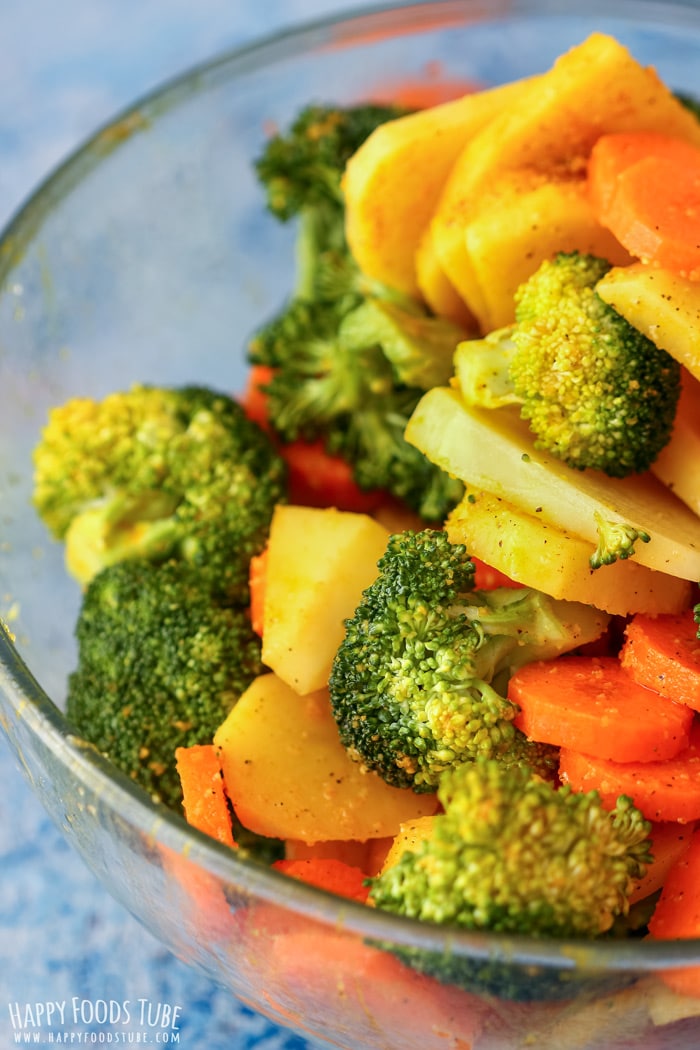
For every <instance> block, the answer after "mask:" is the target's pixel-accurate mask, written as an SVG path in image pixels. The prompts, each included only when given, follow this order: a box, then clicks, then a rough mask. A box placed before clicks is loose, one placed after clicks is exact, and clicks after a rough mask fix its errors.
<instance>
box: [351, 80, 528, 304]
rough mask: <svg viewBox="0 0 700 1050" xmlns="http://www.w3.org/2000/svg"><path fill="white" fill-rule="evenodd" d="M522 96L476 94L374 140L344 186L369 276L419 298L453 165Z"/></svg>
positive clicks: (512, 90)
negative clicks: (424, 245)
mask: <svg viewBox="0 0 700 1050" xmlns="http://www.w3.org/2000/svg"><path fill="white" fill-rule="evenodd" d="M522 83H526V82H525V81H524V82H522ZM521 90H522V88H521V83H520V82H517V81H516V82H513V83H510V84H505V85H504V86H502V87H497V88H492V89H490V90H485V91H478V92H473V93H471V94H468V95H464V96H463V97H462V98H458V99H454V100H452V101H450V102H443V103H442V104H441V105H437V106H432V107H430V108H428V109H423V110H419V111H418V112H416V113H411V114H409V115H408V116H406V117H400V118H399V119H397V120H392V121H387V122H386V123H385V124H380V125H379V127H378V128H376V130H375V131H374V132H372V134H371V135H370V136H369V138H368V139H367V140H366V141H365V142H364V143H363V145H362V146H361V147H360V148H359V149H358V150H357V152H356V153H355V154H354V156H352V157H351V158H350V160H349V162H348V165H347V168H346V171H345V176H344V179H343V190H344V195H345V215H346V233H347V238H348V244H349V245H350V249H351V251H352V253H353V255H354V256H355V259H356V260H357V263H358V266H359V267H360V269H361V270H362V271H363V272H364V273H366V274H367V275H368V276H369V277H373V278H375V280H378V281H383V282H384V283H385V284H388V285H391V286H392V287H393V288H397V289H398V290H399V291H402V292H406V293H407V294H408V295H418V294H419V288H418V283H417V280H416V273H415V269H414V262H413V260H414V255H415V253H416V249H417V247H418V243H419V241H420V238H421V235H422V233H423V230H424V229H425V228H426V226H427V225H428V223H429V222H430V218H431V216H432V213H433V210H434V208H435V205H436V203H437V199H438V196H439V194H440V191H441V189H442V187H443V184H444V182H445V179H446V178H447V176H448V174H449V172H450V169H451V167H452V165H453V164H454V161H455V159H456V158H457V156H458V155H459V153H460V152H461V150H462V148H463V147H464V144H465V142H467V141H468V140H469V139H470V138H471V137H472V136H473V135H474V134H475V133H476V132H477V131H478V130H480V129H481V128H482V127H483V126H484V124H486V123H487V121H489V120H491V118H492V117H493V116H494V115H495V114H496V113H500V112H501V111H502V110H503V109H504V108H506V107H508V106H510V105H511V104H512V102H513V100H514V99H515V98H516V97H517V96H518V95H519V93H520V91H521Z"/></svg>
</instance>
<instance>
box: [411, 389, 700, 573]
mask: <svg viewBox="0 0 700 1050" xmlns="http://www.w3.org/2000/svg"><path fill="white" fill-rule="evenodd" d="M406 438H407V440H408V441H410V442H411V443H412V444H414V445H415V446H416V447H417V448H419V449H420V450H421V451H422V452H424V453H425V455H426V456H427V457H428V459H430V460H432V462H433V463H436V464H437V465H438V466H440V467H442V469H443V470H446V471H448V473H450V474H453V475H454V476H455V477H458V478H461V480H462V481H464V482H465V483H466V484H467V485H469V486H470V487H472V488H474V489H477V490H482V489H483V490H485V491H486V492H492V493H493V494H494V495H496V496H500V497H502V498H503V499H505V500H507V501H508V502H509V503H513V504H514V505H515V506H516V507H518V508H519V509H520V510H523V511H526V512H527V513H529V514H534V515H536V517H537V518H538V519H540V520H541V521H544V522H546V523H547V524H549V525H554V526H556V527H557V528H559V529H562V530H563V531H565V532H571V533H573V534H574V535H576V536H580V537H582V538H583V539H585V540H587V541H588V542H589V544H593V545H594V546H595V545H597V543H598V533H597V526H596V521H595V518H594V515H595V513H596V512H598V513H599V514H601V515H602V516H603V518H604V519H606V520H609V521H619V522H626V523H628V524H630V525H634V526H636V527H637V528H639V529H642V530H644V531H646V532H647V533H648V534H649V535H650V537H651V540H650V542H649V543H638V544H636V546H635V554H634V560H635V561H637V562H639V563H640V564H641V565H646V566H647V567H648V568H649V569H654V570H655V571H657V572H662V573H668V574H670V575H672V576H678V577H681V578H682V579H686V580H699V579H700V518H698V517H697V515H695V514H693V512H692V511H691V510H690V509H689V508H688V507H687V506H686V505H685V504H684V503H683V502H681V500H680V499H678V497H677V496H675V495H674V494H673V493H672V492H671V491H670V490H669V489H668V488H666V486H665V485H663V484H662V483H661V482H660V481H659V480H658V478H655V477H654V476H653V475H652V474H651V473H646V474H639V475H633V476H631V477H627V478H622V479H620V478H609V477H608V476H607V475H605V474H603V473H601V472H599V471H594V470H584V471H579V470H574V469H572V468H570V467H568V466H566V464H565V463H562V462H561V460H558V459H556V458H555V457H554V456H550V455H548V454H547V453H546V452H542V451H540V450H538V449H535V447H534V441H533V437H532V434H531V433H530V430H529V428H528V426H527V423H526V422H524V421H523V420H521V419H520V416H519V413H518V410H517V408H514V409H511V408H499V409H491V410H488V409H476V408H471V407H468V406H467V405H465V403H464V401H463V400H462V398H461V396H460V394H459V392H458V391H457V390H456V389H448V388H446V387H434V388H433V389H432V390H429V391H428V392H427V393H426V394H425V395H424V396H423V397H422V398H421V400H420V402H419V403H418V405H417V407H416V410H415V412H414V413H413V416H412V417H411V419H410V420H409V423H408V427H407V429H406ZM475 553H476V552H475ZM608 568H609V566H606V568H605V569H601V570H598V571H599V572H602V571H607V569H608ZM505 571H506V572H507V571H508V570H507V569H506V570H505Z"/></svg>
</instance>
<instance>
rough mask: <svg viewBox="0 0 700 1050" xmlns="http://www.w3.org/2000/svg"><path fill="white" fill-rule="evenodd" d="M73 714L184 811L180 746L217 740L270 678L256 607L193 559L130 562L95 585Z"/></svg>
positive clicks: (71, 692)
mask: <svg viewBox="0 0 700 1050" xmlns="http://www.w3.org/2000/svg"><path fill="white" fill-rule="evenodd" d="M76 638H77V642H78V662H77V667H76V669H75V670H74V671H73V673H72V674H71V675H70V677H69V682H68V697H67V703H66V714H67V717H68V719H69V721H70V722H71V723H72V724H73V726H74V727H75V729H76V731H77V732H78V733H80V735H81V736H83V737H84V738H85V739H86V740H88V741H89V742H90V743H91V744H93V745H94V746H95V747H96V748H97V749H98V750H99V751H101V752H102V753H104V754H105V755H106V756H107V757H108V758H109V759H110V760H111V761H112V762H113V763H114V764H115V765H116V766H118V767H119V769H121V770H122V772H124V773H125V774H126V775H127V776H129V777H131V778H132V779H133V780H135V781H136V782H137V783H138V784H140V785H141V786H142V787H143V788H144V789H145V790H146V791H148V792H149V793H150V794H151V795H152V796H153V797H154V798H155V799H156V800H157V801H160V802H163V803H164V804H165V805H167V806H169V807H172V808H174V809H176V810H179V808H180V803H181V800H182V793H181V788H180V781H179V777H178V774H177V770H176V766H175V749H176V748H177V747H181V746H182V747H187V746H190V745H192V744H202V743H209V742H210V741H211V740H212V739H213V736H214V732H215V730H216V729H217V728H218V727H219V725H220V724H221V723H222V722H223V721H224V719H225V718H226V716H227V714H228V712H229V711H230V710H231V708H232V707H233V705H234V704H235V702H236V701H237V699H238V697H239V696H240V695H241V693H242V692H243V691H244V690H245V689H246V688H247V686H248V685H249V684H250V682H251V681H252V680H253V678H254V677H255V676H256V675H258V674H260V673H261V671H262V662H261V656H260V649H261V643H260V639H259V638H258V637H257V635H256V634H255V633H254V632H253V629H252V627H251V624H250V618H249V616H248V613H247V610H246V609H244V608H243V607H233V606H230V605H222V604H221V603H219V601H217V599H216V598H215V597H213V596H212V594H211V592H210V591H209V589H208V588H207V586H206V583H203V581H202V576H201V573H200V572H199V570H198V569H197V568H195V567H193V566H191V565H189V564H187V563H186V562H182V561H179V562H178V561H168V562H164V563H153V562H149V561H146V560H142V559H134V558H129V559H127V560H126V561H123V562H120V563H118V564H116V565H112V566H110V567H108V568H105V569H103V570H102V571H101V572H99V573H98V574H97V575H96V576H95V577H93V579H92V580H91V581H90V583H89V584H88V585H87V587H86V590H85V593H84V595H83V602H82V606H81V610H80V613H79V617H78V621H77V625H76Z"/></svg>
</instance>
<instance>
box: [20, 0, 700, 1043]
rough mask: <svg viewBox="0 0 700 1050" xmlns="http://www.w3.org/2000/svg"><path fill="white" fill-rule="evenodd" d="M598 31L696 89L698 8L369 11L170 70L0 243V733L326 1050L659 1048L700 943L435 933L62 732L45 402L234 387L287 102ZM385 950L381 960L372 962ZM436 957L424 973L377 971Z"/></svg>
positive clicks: (486, 68)
mask: <svg viewBox="0 0 700 1050" xmlns="http://www.w3.org/2000/svg"><path fill="white" fill-rule="evenodd" d="M594 30H602V31H604V32H608V33H611V34H613V35H615V36H616V37H617V38H618V39H619V40H620V41H622V42H623V43H624V44H626V45H627V46H629V47H630V49H631V50H632V51H633V53H634V54H635V56H636V57H637V58H638V59H639V60H641V61H642V62H644V63H648V64H653V65H654V66H656V68H657V69H658V71H659V72H660V74H661V76H662V77H663V78H664V79H665V80H666V82H667V83H668V84H669V85H670V86H671V87H673V88H675V89H678V90H681V89H682V90H684V91H687V92H691V93H695V94H697V95H700V6H698V4H697V3H694V2H691V0H685V2H681V0H678V2H666V0H664V2H654V0H605V2H598V0H587V3H586V4H585V5H579V4H576V3H565V2H557V0H443V2H437V3H422V4H409V5H408V6H404V7H402V8H396V9H391V10H390V9H373V10H371V11H367V12H366V13H364V14H361V15H357V16H354V17H350V18H346V19H342V18H341V19H336V20H330V21H324V22H320V23H317V24H314V25H311V26H309V27H307V28H303V29H301V30H298V31H294V32H290V33H287V34H282V35H279V36H276V37H275V38H274V39H269V40H264V41H262V42H260V43H259V44H256V45H254V46H250V47H246V48H244V49H243V50H239V51H237V52H235V53H232V54H226V55H223V56H222V57H219V58H217V59H215V60H214V61H212V62H210V63H209V64H207V65H205V66H203V67H201V68H197V69H195V70H193V71H191V72H189V73H186V74H185V75H183V76H182V77H181V78H179V79H177V80H176V81H174V82H172V83H169V84H167V85H166V86H164V87H163V88H162V89H161V90H159V91H158V92H156V93H155V94H153V95H151V96H149V97H148V98H146V99H144V100H142V101H140V102H138V103H137V104H136V105H134V106H133V108H131V109H130V110H129V111H128V112H126V113H124V114H122V115H120V116H119V117H118V118H117V119H116V120H115V121H114V122H113V123H112V124H110V125H109V126H108V127H105V128H104V129H102V130H101V131H99V132H98V133H97V134H96V135H95V136H94V137H93V138H92V140H91V141H90V142H88V143H87V144H86V145H85V146H84V147H83V148H82V149H81V150H80V151H79V152H78V153H77V154H76V155H75V156H73V157H71V158H70V159H69V160H68V161H67V162H66V163H65V164H64V165H63V166H62V167H61V168H60V169H58V170H57V171H56V172H55V173H54V174H53V175H52V176H51V177H50V178H49V179H48V180H47V181H46V182H45V184H44V185H43V186H41V187H40V188H39V190H38V192H36V193H35V194H34V196H33V197H32V199H31V200H30V201H29V202H28V203H27V204H26V206H25V207H24V208H23V209H22V210H21V211H20V213H19V214H18V215H17V216H16V217H15V218H14V220H13V221H12V222H11V223H10V225H9V227H8V228H7V229H6V230H5V232H4V234H3V236H2V239H1V241H0V274H1V292H0V366H1V368H2V372H1V375H2V382H1V384H0V419H1V420H2V423H1V425H0V485H1V489H0V491H1V492H2V517H1V522H2V524H1V532H0V602H1V603H2V604H1V606H0V614H1V615H2V617H3V618H4V620H5V621H6V622H7V624H8V627H9V630H10V631H11V635H12V637H10V635H9V634H8V635H6V634H5V633H4V632H2V631H0V704H1V710H2V716H1V724H2V727H3V729H4V731H5V733H6V734H7V737H8V739H9V741H10V743H11V745H12V747H13V748H14V750H15V751H16V754H17V758H18V760H19V762H20V764H21V766H22V767H23V769H24V771H25V773H26V776H27V777H28V778H29V780H30V782H31V784H32V785H33V787H34V789H35V791H36V793H37V795H38V796H39V797H40V799H41V800H42V802H43V804H44V805H45V807H46V809H47V810H48V812H49V813H50V815H51V817H52V818H53V819H54V821H55V822H56V823H57V825H58V826H59V827H60V828H61V829H62V830H63V831H64V833H65V835H66V837H67V838H68V840H69V841H70V842H71V843H72V845H73V846H74V847H75V848H76V849H77V850H78V852H79V853H80V854H81V855H82V857H83V858H84V859H85V861H86V862H87V864H88V865H89V866H90V868H91V869H92V870H93V871H94V872H95V873H96V874H97V875H98V877H99V878H100V879H101V880H102V882H103V883H104V885H105V886H106V888H107V889H108V890H109V891H110V892H111V893H112V894H114V896H115V897H116V898H118V900H120V901H121V902H123V904H124V906H125V907H126V908H128V909H129V911H130V912H132V913H133V914H134V915H135V916H137V918H138V919H139V920H141V921H142V922H143V923H144V924H145V926H146V927H147V928H148V929H150V930H151V931H152V932H153V933H154V934H155V935H156V936H157V937H158V938H160V939H161V940H162V942H163V943H164V944H165V945H167V947H168V948H169V949H171V950H172V951H173V952H174V953H175V954H176V955H177V956H179V957H180V958H182V959H184V960H186V961H188V962H189V963H191V964H192V965H193V966H196V967H199V968H200V969H201V970H202V971H204V972H205V973H207V974H208V975H210V976H211V977H213V978H214V979H215V980H216V981H218V982H220V983H221V984H222V985H223V986H224V987H226V988H227V989H230V991H231V993H232V994H233V995H235V996H237V997H239V998H240V999H241V1000H243V1001H244V1002H246V1003H247V1004H249V1005H252V1006H253V1007H255V1008H256V1009H257V1010H259V1011H261V1012H263V1013H264V1014H266V1015H268V1016H269V1017H271V1018H273V1019H275V1020H276V1021H279V1022H281V1023H282V1024H284V1025H287V1026H289V1027H290V1028H292V1029H295V1030H297V1031H298V1032H300V1033H307V1034H309V1035H311V1036H313V1037H317V1038H320V1039H322V1040H326V1041H327V1042H328V1043H329V1044H331V1045H334V1046H338V1047H345V1048H348V1050H349V1048H357V1047H358V1046H362V1047H369V1048H372V1047H376V1048H380V1047H381V1048H397V1050H398V1048H401V1050H405V1048H408V1050H410V1048H412V1047H416V1048H418V1047H420V1048H421V1050H430V1048H433V1047H435V1048H447V1047H460V1048H462V1050H464V1048H467V1047H472V1048H474V1050H488V1048H492V1050H511V1048H516V1047H523V1046H535V1047H537V1048H538V1050H546V1048H548V1047H551V1048H552V1050H555V1048H556V1050H570V1048H571V1050H573V1048H577V1050H583V1048H594V1047H600V1048H603V1047H604V1048H605V1050H615V1048H622V1047H626V1046H635V1047H638V1048H640V1050H655V1048H664V1050H681V1048H690V1047H697V1046H698V1045H700V1000H698V999H694V998H691V997H688V996H681V995H677V994H676V993H674V992H673V991H672V990H671V988H670V986H669V982H668V976H669V974H670V973H672V972H673V971H674V970H677V969H678V968H682V969H685V968H686V967H689V966H692V965H694V964H695V965H697V966H699V967H700V941H687V942H680V943H666V944H664V943H650V942H645V941H641V940H640V941H634V940H627V941H622V942H615V941H602V942H596V943H580V942H560V941H557V942H551V941H547V940H520V939H518V938H515V937H503V936H497V935H492V936H491V935H484V934H480V935H476V934H468V933H455V932H450V931H447V930H441V929H439V928H431V927H429V926H427V925H419V924H417V923H415V922H412V921H409V920H407V919H400V918H397V917H393V916H390V915H388V914H382V913H379V912H377V911H375V910H372V909H368V908H365V907H363V906H362V905H360V904H353V903H349V902H346V901H344V900H341V899H339V898H335V897H332V896H330V895H327V894H325V893H323V892H322V891H320V890H315V889H312V888H310V887H307V886H304V885H302V884H301V883H298V882H296V881H293V880H291V879H288V878H286V877H284V876H283V875H280V874H279V873H277V872H275V871H272V870H269V869H267V868H265V867H263V866H262V865H258V864H256V863H254V862H252V861H246V860H245V859H242V858H240V857H238V856H237V855H236V854H235V853H233V852H231V851H230V850H228V849H226V848H225V847H224V846H220V845H219V844H217V843H215V842H213V841H212V840H209V839H207V838H205V837H204V836H203V835H201V834H199V833H197V832H195V831H194V830H192V829H190V828H188V827H187V826H186V825H185V823H184V821H183V820H181V819H179V818H178V817H177V816H176V815H173V814H170V813H168V812H164V811H162V810H161V809H159V808H158V807H156V806H155V805H153V804H152V803H151V802H150V801H149V799H148V798H147V797H145V795H144V794H142V793H141V792H140V791H139V790H138V789H136V788H135V787H134V786H133V784H132V783H131V782H130V781H128V780H126V779H125V778H123V777H121V776H120V775H118V774H116V773H115V771H114V769H113V768H112V767H111V766H110V765H109V763H107V762H106V761H105V760H104V759H103V758H102V757H101V756H100V755H99V754H97V753H96V752H95V751H94V750H93V749H92V748H90V747H86V746H84V745H83V744H81V742H80V741H79V740H78V739H76V738H75V737H74V736H73V735H72V734H71V730H70V727H69V726H68V725H67V723H66V721H65V719H64V717H63V715H62V713H61V707H62V703H63V699H64V684H65V680H66V676H67V674H68V672H69V671H70V670H71V669H72V667H73V665H74V661H75V651H74V641H73V623H74V621H75V618H76V615H77V611H78V605H79V597H80V596H79V591H78V588H77V585H76V584H75V583H74V582H73V581H71V580H70V579H69V578H68V577H67V575H66V573H65V570H64V566H63V553H62V549H61V548H60V546H59V545H58V544H54V543H52V542H50V541H49V540H48V539H47V534H46V532H45V530H44V528H43V526H42V525H41V523H40V522H39V521H38V520H37V518H36V516H35V514H34V513H33V511H32V509H31V507H30V496H31V450H32V447H33V445H34V444H35V442H36V440H37V436H38V433H39V430H40V427H41V426H42V424H43V422H44V420H45V417H46V413H47V410H48V409H49V407H50V406H51V405H53V404H56V403H59V402H61V401H63V400H65V399H67V398H68V397H70V396H73V395H78V394H79V395H86V396H95V397H100V396H102V395H104V394H106V393H108V392H109V391H111V390H115V389H121V388H124V387H125V386H126V385H128V384H130V383H132V382H136V381H141V382H158V383H165V384H179V383H186V382H200V383H206V384H210V385H212V386H216V387H220V388H227V389H230V390H232V391H237V390H240V389H241V388H242V385H243V380H244V347H245V344H246V340H247V337H248V336H249V335H250V333H251V332H252V331H253V330H254V329H255V327H256V326H257V325H258V324H259V323H260V322H261V320H262V319H264V318H266V317H267V316H269V315H270V314H271V313H272V312H273V311H274V310H275V309H276V308H277V307H278V306H279V305H280V303H281V302H282V300H283V299H284V297H285V296H286V294H287V293H288V292H289V290H290V288H291V281H292V266H293V255H292V253H293V244H292V239H293V230H292V229H291V227H290V228H286V227H284V226H282V225H280V224H279V223H277V222H275V221H273V220H272V219H271V218H269V217H268V215H267V214H266V212H265V208H264V202H263V199H262V195H261V191H260V189H259V186H258V185H257V182H256V179H255V177H254V173H253V170H252V164H251V162H252V159H253V158H254V157H255V156H256V155H257V154H258V152H259V151H260V148H261V146H262V143H263V141H264V139H265V136H266V134H267V133H268V131H269V129H270V128H271V127H275V126H282V127H284V126H286V125H287V124H288V123H289V121H290V120H291V119H292V117H293V116H294V115H295V114H296V113H297V112H298V110H299V109H300V108H301V106H302V105H304V104H306V103H308V102H310V101H319V102H331V101H337V102H339V103H349V102H351V101H355V100H359V99H365V98H367V97H368V96H370V95H374V96H377V95H378V94H383V95H384V96H386V95H387V93H388V94H390V93H391V90H392V88H393V87H395V86H396V85H398V84H401V83H403V82H404V81H406V80H407V79H408V80H411V81H417V80H418V81H420V80H424V81H428V82H430V81H431V79H434V78H435V77H436V76H437V77H438V78H445V79H447V80H452V79H457V80H468V81H474V82H477V83H480V84H482V85H493V84H497V83H500V82H503V81H506V80H510V79H513V78H516V77H523V76H526V75H529V74H532V73H536V72H540V71H542V70H544V69H546V68H548V67H549V66H550V65H551V63H552V62H553V60H554V59H555V58H556V56H557V55H559V54H560V53H561V52H562V51H564V50H565V49H566V48H568V47H570V46H572V45H574V44H576V43H579V42H581V41H582V40H583V39H584V38H585V37H586V36H587V35H588V34H589V33H590V32H592V31H594ZM388 948H391V949H393V951H392V952H389V951H387V950H386V949H388ZM396 953H398V954H403V956H404V957H406V956H411V955H413V956H414V957H415V958H420V959H422V961H423V962H424V963H425V962H426V961H427V963H428V965H431V964H432V963H434V962H435V960H437V959H440V960H442V962H445V957H447V958H448V959H449V960H450V961H451V964H452V968H451V972H453V973H454V974H455V975H456V976H455V980H457V975H459V981H458V982H457V983H455V984H449V983H438V982H437V981H436V980H434V979H433V978H431V977H426V976H421V975H420V974H418V973H417V972H416V971H415V970H414V969H412V968H409V967H408V966H406V965H405V964H404V963H403V962H401V961H399V958H398V957H397V954H396Z"/></svg>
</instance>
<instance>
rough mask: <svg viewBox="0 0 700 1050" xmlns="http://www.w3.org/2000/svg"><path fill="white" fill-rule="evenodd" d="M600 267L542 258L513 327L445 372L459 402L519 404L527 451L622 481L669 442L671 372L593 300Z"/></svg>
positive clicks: (597, 262)
mask: <svg viewBox="0 0 700 1050" xmlns="http://www.w3.org/2000/svg"><path fill="white" fill-rule="evenodd" d="M609 269H610V264H609V263H608V262H606V261H605V260H604V259H600V258H597V257H596V256H592V255H585V254H581V253H578V252H571V253H559V254H558V255H557V256H556V257H555V258H554V259H553V260H547V261H545V262H544V263H542V265H541V266H540V267H539V269H538V270H537V271H536V272H535V273H534V274H533V275H532V277H530V278H529V279H528V280H527V281H525V282H524V283H523V284H522V285H521V286H520V288H519V289H518V291H517V293H516V311H515V322H514V324H512V325H509V326H507V327H506V328H502V329H498V330H497V331H495V332H491V333H489V334H488V335H486V336H485V337H484V338H483V339H474V340H466V341H464V342H462V343H461V344H460V346H459V348H458V350H457V353H456V355H455V370H456V374H457V379H458V383H459V387H460V390H461V393H462V396H463V397H464V399H465V401H467V403H469V404H472V405H477V406H480V407H483V408H498V407H500V406H501V405H505V404H519V405H520V412H521V415H522V417H523V418H524V419H527V420H528V421H529V425H530V429H531V430H532V431H533V433H534V435H535V443H536V446H537V448H542V449H546V450H547V451H548V452H550V453H551V454H552V455H555V456H557V457H558V458H560V459H562V460H563V461H564V462H565V463H567V464H568V465H569V466H571V467H574V468H577V469H580V470H583V469H585V468H587V467H592V468H595V469H597V470H601V471H603V472H604V473H606V474H608V475H609V476H610V477H626V476H627V475H629V474H633V473H640V472H643V471H645V470H647V469H648V467H649V466H650V465H651V464H652V463H653V461H654V460H655V459H656V457H657V455H658V454H659V452H660V451H661V449H662V448H663V447H664V446H665V445H666V444H667V443H668V441H669V439H670V436H671V430H672V427H673V422H674V418H675V413H676V407H677V404H678V398H679V396H680V365H679V364H678V362H677V361H675V360H674V359H673V358H672V357H671V355H670V354H668V353H666V351H665V350H660V349H659V348H658V347H657V346H656V345H655V344H654V343H653V342H652V341H651V340H650V339H648V338H647V337H646V336H645V335H643V334H642V333H641V332H639V331H638V330H637V329H636V328H633V327H632V325H630V324H629V322H628V321H626V320H625V318H623V317H622V316H621V315H620V314H618V313H617V311H616V310H614V309H613V307H611V306H609V305H608V304H607V303H604V302H603V300H602V299H601V298H600V296H599V295H598V294H597V293H596V290H595V287H596V284H597V282H598V281H599V280H600V279H601V278H602V277H603V276H604V275H605V273H607V271H608V270H609Z"/></svg>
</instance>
